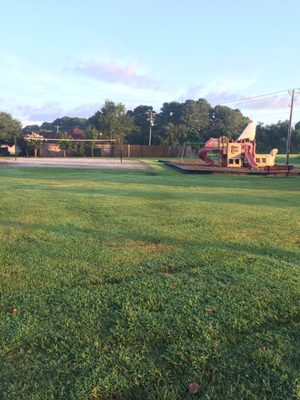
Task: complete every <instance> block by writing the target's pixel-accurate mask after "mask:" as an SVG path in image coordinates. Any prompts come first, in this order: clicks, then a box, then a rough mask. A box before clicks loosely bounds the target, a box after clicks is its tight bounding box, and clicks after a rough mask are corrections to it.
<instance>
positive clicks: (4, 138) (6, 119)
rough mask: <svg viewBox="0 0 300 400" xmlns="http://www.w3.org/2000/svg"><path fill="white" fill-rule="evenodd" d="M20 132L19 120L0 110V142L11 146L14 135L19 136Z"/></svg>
mask: <svg viewBox="0 0 300 400" xmlns="http://www.w3.org/2000/svg"><path fill="white" fill-rule="evenodd" d="M21 133H22V126H21V122H20V121H18V120H16V119H14V118H13V117H12V116H11V115H10V114H8V113H5V112H0V144H8V145H10V146H11V145H12V144H13V143H14V136H16V137H20V136H21Z"/></svg>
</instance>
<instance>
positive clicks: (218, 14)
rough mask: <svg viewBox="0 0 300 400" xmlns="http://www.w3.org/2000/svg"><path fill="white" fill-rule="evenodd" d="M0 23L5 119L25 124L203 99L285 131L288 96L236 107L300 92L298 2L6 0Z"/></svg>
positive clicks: (298, 109) (298, 110)
mask: <svg viewBox="0 0 300 400" xmlns="http://www.w3.org/2000/svg"><path fill="white" fill-rule="evenodd" d="M0 15H1V24H0V38H1V41H0V87H1V92H0V111H6V112H9V113H11V114H12V115H13V116H14V117H15V118H18V119H20V120H22V121H23V123H24V124H26V123H29V122H41V121H52V120H53V119H55V118H57V117H61V116H64V115H68V116H81V117H89V116H91V115H92V114H94V112H95V111H96V110H98V109H100V108H101V106H102V105H103V104H104V102H105V100H108V99H109V100H112V101H115V102H121V103H123V104H125V106H126V108H128V109H133V108H134V107H136V106H138V105H142V104H143V105H153V107H154V108H155V109H156V110H157V111H159V109H160V107H161V106H162V104H163V103H164V102H168V101H180V102H183V101H185V100H186V99H198V98H200V97H204V98H207V99H208V101H209V102H210V103H211V104H212V105H216V104H228V105H229V106H231V107H233V108H240V109H241V110H242V111H243V112H244V113H245V114H246V115H248V116H249V117H251V118H253V119H254V121H256V122H258V121H262V122H265V123H268V122H272V121H274V122H277V121H278V120H285V119H287V118H288V117H289V104H290V96H289V94H288V93H287V92H283V93H279V94H277V95H274V96H269V97H264V98H259V99H256V100H251V101H248V102H242V103H238V102H235V103H232V102H233V101H236V100H237V99H241V98H247V97H251V96H255V95H260V94H264V93H271V92H276V91H281V90H285V89H290V88H299V87H300V74H299V71H300V52H299V39H300V2H299V0H285V1H283V0H260V1H258V0H251V1H250V0H239V1H238V0H224V1H222V0H214V1H213V2H208V1H207V0H206V1H202V0H198V1H197V0H185V1H184V2H179V3H178V2H176V1H175V0H174V1H170V0H160V1H158V0H153V1H151V2H143V1H141V0H140V1H137V0H127V1H121V0H115V1H111V2H108V1H101V0H85V1H83V0H81V1H80V0H64V1H62V0H60V1H58V0H26V1H20V0H0ZM294 119H295V120H300V95H299V100H298V102H297V101H296V103H295V114H294Z"/></svg>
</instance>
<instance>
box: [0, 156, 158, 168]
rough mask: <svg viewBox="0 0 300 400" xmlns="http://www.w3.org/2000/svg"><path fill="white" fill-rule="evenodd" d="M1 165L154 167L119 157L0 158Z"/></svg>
mask: <svg viewBox="0 0 300 400" xmlns="http://www.w3.org/2000/svg"><path fill="white" fill-rule="evenodd" d="M0 166H10V167H47V168H48V167H55V168H96V169H97V168H98V169H152V168H151V167H150V166H149V165H148V164H145V163H144V162H142V161H139V160H128V159H126V160H123V161H122V162H121V160H120V159H119V158H25V157H18V158H17V160H14V159H12V158H2V159H0Z"/></svg>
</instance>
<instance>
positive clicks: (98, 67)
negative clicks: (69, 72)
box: [74, 61, 159, 88]
mask: <svg viewBox="0 0 300 400" xmlns="http://www.w3.org/2000/svg"><path fill="white" fill-rule="evenodd" d="M74 70H75V71H77V72H80V73H82V74H83V75H85V76H88V77H91V78H95V79H97V80H99V81H102V82H108V83H118V84H122V85H125V86H132V87H136V88H157V87H158V86H159V85H158V82H157V81H155V80H154V79H153V78H152V76H151V75H150V73H143V72H140V71H139V65H138V63H131V64H129V65H121V64H120V63H119V62H117V61H111V62H104V63H101V62H96V61H90V62H85V63H81V64H79V65H76V66H75V67H74Z"/></svg>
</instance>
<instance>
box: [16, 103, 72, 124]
mask: <svg viewBox="0 0 300 400" xmlns="http://www.w3.org/2000/svg"><path fill="white" fill-rule="evenodd" d="M14 115H16V116H18V118H20V119H22V120H31V121H53V120H54V119H56V118H58V117H59V116H63V115H64V110H63V108H62V107H61V106H60V105H59V104H58V103H46V104H43V105H41V106H31V105H28V104H24V105H16V106H15V107H14Z"/></svg>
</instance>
